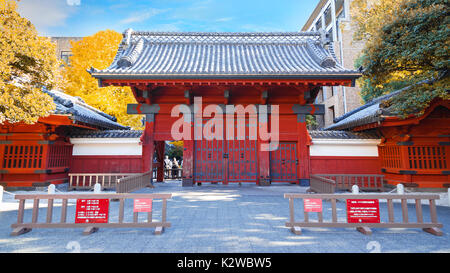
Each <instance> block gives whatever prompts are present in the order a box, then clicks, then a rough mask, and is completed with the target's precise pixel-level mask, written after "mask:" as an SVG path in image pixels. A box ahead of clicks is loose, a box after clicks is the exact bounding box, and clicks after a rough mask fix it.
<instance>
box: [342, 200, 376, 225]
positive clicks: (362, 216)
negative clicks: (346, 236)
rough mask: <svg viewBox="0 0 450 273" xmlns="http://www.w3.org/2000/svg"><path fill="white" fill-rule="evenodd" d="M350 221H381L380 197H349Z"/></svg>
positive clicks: (348, 214) (348, 213) (348, 210)
mask: <svg viewBox="0 0 450 273" xmlns="http://www.w3.org/2000/svg"><path fill="white" fill-rule="evenodd" d="M347 222H348V223H379V222H380V204H379V202H378V199H347Z"/></svg>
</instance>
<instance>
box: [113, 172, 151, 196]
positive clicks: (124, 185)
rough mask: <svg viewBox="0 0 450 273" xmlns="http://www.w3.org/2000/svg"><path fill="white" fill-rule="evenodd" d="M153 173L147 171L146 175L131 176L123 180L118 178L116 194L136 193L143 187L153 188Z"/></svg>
mask: <svg viewBox="0 0 450 273" xmlns="http://www.w3.org/2000/svg"><path fill="white" fill-rule="evenodd" d="M152 174H153V171H148V172H146V173H142V174H137V175H131V176H127V177H124V178H120V179H119V180H118V181H117V186H116V192H117V193H127V192H132V191H136V190H139V189H142V188H145V187H151V188H154V186H153V183H152V182H153V181H152Z"/></svg>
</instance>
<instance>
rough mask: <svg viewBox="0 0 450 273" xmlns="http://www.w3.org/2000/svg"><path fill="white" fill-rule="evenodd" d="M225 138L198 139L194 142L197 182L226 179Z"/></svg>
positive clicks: (195, 176)
mask: <svg viewBox="0 0 450 273" xmlns="http://www.w3.org/2000/svg"><path fill="white" fill-rule="evenodd" d="M225 144H226V143H225V141H223V140H197V141H195V142H194V149H195V153H194V156H195V160H194V179H195V182H197V183H201V182H223V181H225V180H226V176H225V174H226V172H225V170H226V169H225V164H226V163H225V160H224V154H225V153H224V150H225Z"/></svg>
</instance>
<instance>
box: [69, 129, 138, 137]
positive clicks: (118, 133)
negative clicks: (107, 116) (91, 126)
mask: <svg viewBox="0 0 450 273" xmlns="http://www.w3.org/2000/svg"><path fill="white" fill-rule="evenodd" d="M141 135H142V131H139V130H102V131H91V130H79V131H73V132H72V133H71V134H70V137H72V138H138V137H141Z"/></svg>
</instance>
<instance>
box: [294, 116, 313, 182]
mask: <svg viewBox="0 0 450 273" xmlns="http://www.w3.org/2000/svg"><path fill="white" fill-rule="evenodd" d="M297 135H298V138H297V139H298V140H297V156H298V162H299V164H298V179H299V181H298V182H297V183H300V182H301V181H304V183H307V184H309V179H310V178H309V175H310V172H309V171H310V164H309V163H310V162H309V145H310V144H311V137H310V136H309V133H308V130H307V128H306V115H302V114H297Z"/></svg>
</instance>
